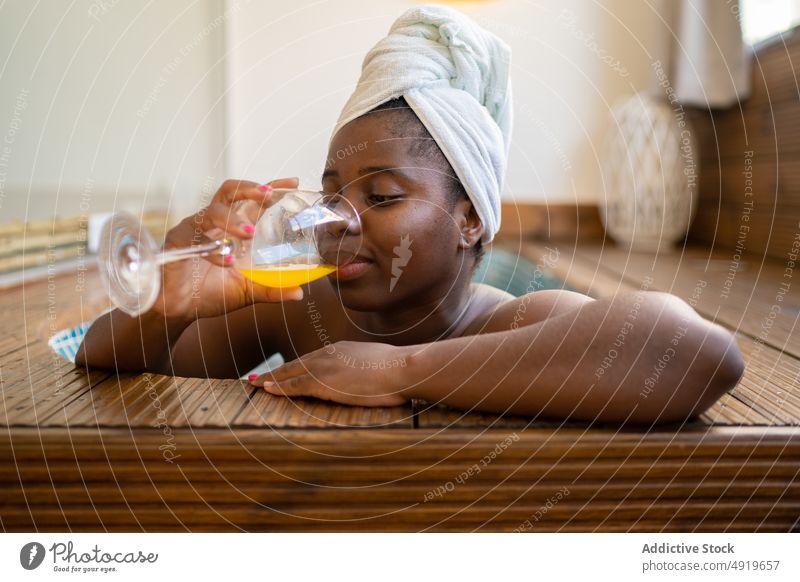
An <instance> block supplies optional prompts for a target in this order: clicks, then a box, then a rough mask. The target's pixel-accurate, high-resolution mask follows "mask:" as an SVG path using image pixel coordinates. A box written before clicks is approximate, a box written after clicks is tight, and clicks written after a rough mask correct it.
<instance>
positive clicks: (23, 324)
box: [0, 243, 800, 531]
mask: <svg viewBox="0 0 800 582" xmlns="http://www.w3.org/2000/svg"><path fill="white" fill-rule="evenodd" d="M558 244H560V246H558ZM558 244H557V243H548V245H547V246H549V247H550V248H551V249H552V248H554V245H556V248H558V250H559V259H558V261H556V263H555V265H554V266H553V270H554V271H555V274H557V275H559V276H561V277H562V278H564V279H566V280H567V281H568V282H569V284H570V285H571V286H573V287H575V288H578V289H579V290H581V291H584V292H588V293H590V294H592V295H594V296H597V297H599V296H604V295H608V294H612V293H615V292H618V291H620V290H623V289H636V288H639V287H641V285H642V282H643V281H645V280H649V279H647V278H650V279H652V282H651V283H650V284H649V287H650V288H651V289H657V290H666V291H670V292H672V293H675V294H677V295H679V296H682V297H684V298H685V299H687V300H690V299H691V300H692V301H693V302H694V303H695V307H696V309H697V310H698V311H700V312H701V313H703V315H705V316H706V317H709V318H712V319H714V320H716V321H717V322H718V323H720V324H721V325H724V326H725V327H727V328H728V329H730V330H732V331H734V332H735V333H736V337H737V340H738V342H739V344H740V346H741V347H742V348H743V350H744V352H745V357H746V362H747V371H746V374H745V377H744V379H743V381H742V382H741V384H740V385H739V386H738V387H737V388H736V389H735V390H734V391H733V392H732V393H731V394H729V395H727V396H726V397H725V398H723V399H722V400H721V401H720V402H719V403H718V404H717V405H715V406H714V407H713V408H712V409H711V411H709V412H708V413H707V414H705V415H703V417H702V418H700V419H698V420H696V421H694V422H692V423H689V424H686V425H683V426H665V427H658V428H657V429H654V430H651V431H641V430H640V431H637V430H631V429H620V428H619V427H613V426H591V427H590V426H588V425H581V424H576V423H571V424H568V425H567V424H559V423H543V422H536V423H531V422H529V421H528V420H527V419H525V418H513V417H499V416H496V415H484V414H471V413H468V412H464V411H456V410H452V409H446V408H444V407H441V406H436V405H427V404H424V403H423V404H422V405H421V406H420V407H419V408H418V409H416V410H412V408H411V407H410V406H401V407H396V408H377V409H376V408H359V407H344V406H336V405H331V404H328V403H324V402H319V401H315V400H311V399H297V400H288V399H284V398H278V397H273V396H270V395H268V394H266V393H264V392H263V391H258V390H255V389H253V388H252V387H250V386H249V385H247V384H246V383H243V382H241V381H238V380H207V379H187V378H172V377H162V376H156V375H150V374H145V375H135V374H124V375H119V376H117V375H115V374H109V373H106V372H102V371H92V372H89V373H87V372H86V371H84V370H81V369H78V368H75V367H74V366H73V365H72V364H69V363H67V362H64V361H63V360H60V359H59V358H57V357H54V356H53V355H52V354H51V353H50V352H49V349H48V348H47V345H46V338H47V337H48V336H49V335H50V333H51V332H52V331H54V330H56V329H59V328H60V327H63V326H64V325H68V324H74V323H76V320H80V319H81V318H82V317H81V314H83V318H84V319H88V318H89V317H91V316H92V315H94V314H96V313H97V311H98V309H99V308H100V307H99V306H102V305H103V301H104V299H103V297H102V295H101V294H100V293H99V291H98V286H97V281H96V280H95V279H94V275H93V274H88V275H85V277H86V280H85V281H84V283H85V284H84V285H83V286H82V287H81V288H80V289H78V288H77V287H78V286H77V281H78V280H77V278H76V277H77V275H76V274H68V275H61V276H58V277H52V278H51V279H50V280H49V281H48V280H42V281H40V282H37V283H30V284H28V285H26V286H24V287H19V288H14V289H9V290H6V291H3V292H2V293H1V294H0V318H1V319H0V321H2V325H3V332H4V333H3V336H2V339H0V384H1V385H2V406H0V425H2V426H3V427H4V430H2V431H0V467H2V472H0V491H2V493H0V523H2V527H3V529H4V530H6V531H34V530H38V531H66V530H71V531H94V530H100V531H102V530H108V531H140V530H144V531H185V530H190V531H239V530H248V531H354V530H357V531H362V530H384V531H514V530H524V531H790V530H792V529H796V528H797V527H798V525H797V523H798V516H800V481H798V474H799V473H800V427H799V426H798V425H800V389H798V384H800V345H799V343H798V334H797V332H796V330H797V323H798V313H799V312H798V307H800V305H798V299H799V298H800V294H798V293H794V294H790V295H788V296H787V297H786V298H785V299H784V300H783V302H782V303H781V305H782V309H781V311H780V313H778V314H776V315H775V316H774V317H773V316H771V315H770V307H771V305H772V304H773V302H774V294H775V290H776V289H777V288H778V287H777V285H778V284H779V281H780V277H781V276H782V271H781V269H782V267H783V266H782V265H781V264H780V263H774V262H773V263H767V262H765V263H763V264H761V262H760V261H755V262H753V261H751V262H750V263H749V265H750V266H749V267H748V268H746V269H745V270H743V271H740V272H737V273H736V276H735V278H734V281H733V284H732V285H730V286H729V287H728V289H729V291H728V292H727V293H726V296H724V297H723V296H722V295H721V289H723V288H725V287H724V285H725V284H726V277H727V275H728V273H727V271H726V270H725V269H723V268H720V265H722V266H724V265H725V264H726V262H727V261H729V260H730V256H729V254H727V251H723V252H720V253H712V254H709V252H708V251H702V250H688V251H685V252H681V251H678V252H676V253H674V254H671V255H663V256H659V257H653V256H651V255H638V254H631V253H627V252H625V251H622V250H619V249H617V248H615V247H611V246H604V245H601V244H597V245H588V244H584V245H582V246H581V247H580V248H579V249H577V250H576V249H575V248H574V247H573V246H571V245H569V244H566V243H558ZM524 252H525V253H526V254H527V255H528V256H529V258H531V259H532V260H534V262H539V261H540V259H541V257H542V256H543V254H544V253H550V252H551V251H549V250H547V249H545V247H544V245H543V244H533V243H532V244H528V245H526V246H525V248H524ZM700 280H702V281H703V282H704V284H705V286H704V287H702V292H701V293H699V294H698V293H697V287H698V281H700ZM765 318H767V320H768V321H770V326H769V328H768V329H769V333H765V332H764V326H763V322H764V320H765ZM559 492H561V494H560V495H559ZM565 493H566V494H565Z"/></svg>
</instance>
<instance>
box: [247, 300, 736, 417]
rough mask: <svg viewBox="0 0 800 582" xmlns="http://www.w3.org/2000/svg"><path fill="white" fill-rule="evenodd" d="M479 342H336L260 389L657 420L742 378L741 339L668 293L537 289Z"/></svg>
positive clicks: (695, 409) (492, 320)
mask: <svg viewBox="0 0 800 582" xmlns="http://www.w3.org/2000/svg"><path fill="white" fill-rule="evenodd" d="M475 333H476V335H470V336H465V337H460V338H456V339H450V340H445V341H439V342H433V343H429V344H424V345H416V346H390V345H387V344H376V343H360V342H337V343H336V344H333V345H332V346H330V348H332V349H328V350H318V351H316V352H312V353H311V354H306V355H305V356H303V357H302V358H300V359H298V360H295V361H293V362H289V363H287V364H285V365H284V366H281V367H280V368H278V369H277V370H275V371H273V372H272V373H270V374H267V375H265V376H264V377H262V378H259V379H258V380H255V381H254V382H253V383H254V384H262V383H264V381H265V380H268V381H271V382H267V383H266V384H264V387H265V389H266V390H267V391H268V392H270V393H273V394H282V395H289V396H295V395H296V396H316V397H319V398H323V399H327V400H334V401H337V402H343V403H347V404H360V405H367V406H391V405H397V404H402V403H403V402H405V401H407V400H408V399H409V398H414V397H415V398H422V399H424V400H426V401H428V402H442V403H445V404H449V405H452V406H455V407H458V408H462V409H467V410H480V411H488V412H495V413H506V414H520V415H526V416H531V417H536V418H555V419H575V420H599V421H609V422H636V423H653V422H667V421H683V420H686V419H687V418H691V417H693V416H695V415H697V414H699V413H701V412H703V411H704V410H706V409H707V408H708V407H709V406H710V405H711V404H712V403H713V402H715V401H716V400H717V399H718V398H719V397H720V396H721V395H722V394H724V393H725V392H726V391H728V390H730V389H731V388H732V387H733V386H734V385H735V384H736V383H737V381H738V380H739V378H740V377H741V375H742V372H743V364H742V358H741V354H740V352H739V349H738V347H737V346H736V344H735V342H734V340H733V337H732V336H731V334H729V333H728V332H727V331H725V330H724V329H722V328H721V327H719V326H717V325H714V324H712V323H710V322H708V321H706V320H704V319H703V318H701V317H700V316H699V315H698V314H697V313H696V312H695V311H694V310H693V309H692V308H691V307H689V306H688V305H687V304H686V303H684V302H683V301H681V300H680V299H678V298H677V297H674V296H672V295H668V294H666V293H654V292H638V293H637V292H630V293H622V294H619V295H616V296H614V297H612V298H606V299H600V300H596V301H593V300H590V299H589V298H586V297H584V296H581V295H579V294H573V293H568V292H564V291H554V292H547V291H538V292H536V293H534V294H531V295H526V296H524V297H521V298H518V299H515V300H513V301H509V302H507V303H505V304H503V305H502V306H501V307H500V308H498V309H496V310H495V311H494V312H493V313H492V314H491V316H490V317H489V318H488V319H487V320H486V321H484V322H483V323H482V325H481V326H480V329H478V330H476V331H475Z"/></svg>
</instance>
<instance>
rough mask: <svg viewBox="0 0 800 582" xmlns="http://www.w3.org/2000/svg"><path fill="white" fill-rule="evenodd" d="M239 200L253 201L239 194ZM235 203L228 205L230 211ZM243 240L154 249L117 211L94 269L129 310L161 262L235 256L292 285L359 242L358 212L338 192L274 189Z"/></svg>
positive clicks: (262, 277)
mask: <svg viewBox="0 0 800 582" xmlns="http://www.w3.org/2000/svg"><path fill="white" fill-rule="evenodd" d="M238 204H242V205H247V204H256V203H253V202H249V201H244V202H241V203H238ZM234 210H236V208H232V211H234ZM256 211H257V212H258V214H259V215H260V216H259V218H258V220H257V221H256V222H255V232H254V235H253V238H252V239H250V240H239V239H237V238H233V237H226V236H225V235H224V234H223V235H222V236H220V237H209V236H207V234H204V235H203V237H202V240H201V241H200V244H196V245H192V246H188V247H184V248H177V249H170V250H166V251H162V250H159V247H158V245H156V243H155V241H154V240H153V238H152V237H151V236H150V234H149V233H148V232H147V231H146V230H145V229H144V227H143V226H142V225H141V223H140V222H139V221H138V220H137V219H136V218H135V217H134V216H133V215H131V214H128V213H126V212H119V213H117V214H114V215H112V216H111V217H110V218H109V219H108V221H107V222H106V223H105V224H104V226H103V230H102V233H101V235H100V246H99V248H98V262H99V266H100V275H101V277H102V279H103V282H104V284H105V287H106V289H107V290H108V294H109V297H110V298H111V301H112V302H113V303H114V305H116V306H117V307H118V308H119V309H121V310H122V311H124V312H125V313H127V314H129V315H131V316H137V315H140V314H142V313H144V312H146V311H147V310H149V309H150V308H151V307H152V306H153V304H154V303H155V301H156V298H157V297H158V292H159V290H160V288H161V265H164V264H166V263H171V262H173V261H183V260H186V259H189V258H192V257H206V256H209V255H217V256H221V257H226V256H229V255H232V256H234V257H235V261H236V263H235V267H236V268H237V269H238V270H239V271H240V272H241V273H242V275H243V276H245V277H247V278H248V279H250V280H251V281H253V283H256V284H259V285H263V286H265V287H281V288H282V287H296V286H299V285H303V284H305V283H309V282H310V281H314V280H315V279H319V278H320V277H324V276H326V275H329V274H330V273H333V272H334V271H335V270H336V269H337V268H338V267H340V266H342V265H344V264H346V263H347V262H349V261H350V260H352V259H353V258H354V257H355V256H356V255H357V253H358V251H359V249H360V247H361V218H360V216H359V214H358V212H357V211H356V209H355V208H354V207H353V205H352V204H350V202H349V201H348V200H347V199H346V198H345V197H344V196H341V195H340V194H330V193H327V192H318V191H313V190H299V189H295V188H275V189H274V190H273V195H272V198H271V200H270V205H269V206H267V207H259V208H257V209H256Z"/></svg>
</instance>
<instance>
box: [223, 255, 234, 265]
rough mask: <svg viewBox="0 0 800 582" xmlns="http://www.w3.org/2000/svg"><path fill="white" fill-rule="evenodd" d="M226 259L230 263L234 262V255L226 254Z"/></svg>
mask: <svg viewBox="0 0 800 582" xmlns="http://www.w3.org/2000/svg"><path fill="white" fill-rule="evenodd" d="M224 260H225V262H226V263H228V264H230V263H232V262H233V255H228V256H226V257H225V259H224Z"/></svg>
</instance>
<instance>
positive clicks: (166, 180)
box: [0, 0, 225, 222]
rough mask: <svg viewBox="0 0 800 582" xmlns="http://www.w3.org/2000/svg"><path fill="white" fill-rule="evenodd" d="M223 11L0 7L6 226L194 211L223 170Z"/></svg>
mask: <svg viewBox="0 0 800 582" xmlns="http://www.w3.org/2000/svg"><path fill="white" fill-rule="evenodd" d="M223 8H224V3H223V2H221V1H216V2H215V1H213V0H201V1H194V2H180V3H179V2H147V3H145V2H131V1H127V0H124V1H120V0H97V1H87V0H82V1H78V2H71V3H68V2H61V1H60V0H44V1H42V2H29V1H28V0H10V1H7V2H4V3H3V4H2V5H0V154H3V153H4V154H5V155H4V157H3V158H0V213H2V222H5V221H7V220H10V219H12V218H18V219H20V220H24V219H26V218H28V219H31V218H47V217H50V216H53V215H54V214H56V213H57V214H62V215H77V214H83V213H86V212H94V211H104V210H108V209H111V208H113V207H115V206H116V207H127V208H131V209H137V207H138V206H139V205H140V203H141V202H142V200H145V201H146V204H147V205H148V206H167V205H171V206H173V208H174V210H175V211H176V213H177V214H181V213H186V212H187V211H188V210H189V209H190V208H193V207H195V206H196V205H197V204H198V202H199V198H200V196H199V194H200V191H201V189H202V188H203V184H204V182H205V181H206V177H207V176H212V177H213V179H212V181H218V180H219V179H221V178H222V176H223V175H224V171H223V170H222V165H221V163H220V159H221V158H220V154H221V151H222V145H223V142H224V139H223V135H224V127H223V122H224V113H223V111H224V107H223V106H222V104H221V102H219V98H220V95H221V92H222V87H223V86H224V78H225V74H224V71H223V67H222V66H220V62H219V59H220V56H221V55H222V53H223V52H224V51H223V47H224V29H225V26H224V15H223ZM8 142H10V143H8ZM3 147H6V148H7V150H5V151H4V150H3Z"/></svg>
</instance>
